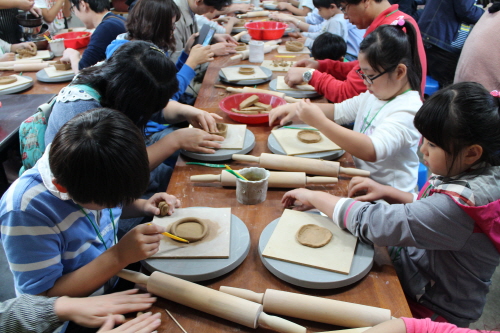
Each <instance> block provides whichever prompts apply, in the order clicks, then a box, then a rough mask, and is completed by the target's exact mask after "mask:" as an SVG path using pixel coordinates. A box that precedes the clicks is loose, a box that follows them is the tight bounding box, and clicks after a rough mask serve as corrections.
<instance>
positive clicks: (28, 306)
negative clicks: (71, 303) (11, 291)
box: [0, 295, 62, 333]
mask: <svg viewBox="0 0 500 333" xmlns="http://www.w3.org/2000/svg"><path fill="white" fill-rule="evenodd" d="M56 299H57V297H52V298H47V297H42V296H32V295H21V296H20V297H18V298H13V299H11V300H8V301H5V302H2V303H0V327H1V328H2V332H36V333H49V332H53V331H54V330H56V329H57V328H58V327H59V326H61V325H62V323H61V322H60V321H59V319H58V318H57V315H56V314H55V312H54V302H55V301H56Z"/></svg>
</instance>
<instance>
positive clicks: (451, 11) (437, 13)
mask: <svg viewBox="0 0 500 333" xmlns="http://www.w3.org/2000/svg"><path fill="white" fill-rule="evenodd" d="M475 3H476V1H475V0H427V2H426V4H425V9H424V11H423V12H422V15H421V16H420V19H419V20H418V26H419V27H420V33H421V34H422V39H423V41H424V43H426V44H427V43H429V44H432V45H435V46H438V47H440V48H442V49H443V50H446V51H449V52H460V50H459V49H456V48H455V47H453V46H452V45H451V43H452V42H453V41H454V40H455V39H456V37H457V34H458V30H459V29H460V25H461V24H462V22H463V23H466V24H475V23H476V22H477V21H478V20H479V18H480V17H481V15H483V13H484V10H483V9H482V8H481V7H478V6H475Z"/></svg>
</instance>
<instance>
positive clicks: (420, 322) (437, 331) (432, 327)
mask: <svg viewBox="0 0 500 333" xmlns="http://www.w3.org/2000/svg"><path fill="white" fill-rule="evenodd" d="M401 319H403V321H404V323H405V325H406V333H476V332H477V333H479V332H484V333H499V332H498V331H478V330H471V329H469V328H460V327H457V326H455V325H453V324H450V323H437V322H434V321H432V320H430V319H429V318H426V319H414V318H401Z"/></svg>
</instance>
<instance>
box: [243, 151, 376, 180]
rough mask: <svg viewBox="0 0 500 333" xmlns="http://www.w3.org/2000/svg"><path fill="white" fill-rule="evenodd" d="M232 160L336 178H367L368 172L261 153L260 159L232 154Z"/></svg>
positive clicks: (311, 159) (303, 158)
mask: <svg viewBox="0 0 500 333" xmlns="http://www.w3.org/2000/svg"><path fill="white" fill-rule="evenodd" d="M233 160H235V161H244V162H257V163H259V166H260V167H262V168H266V169H273V170H282V171H300V172H305V173H308V174H313V175H318V176H327V177H338V175H339V174H341V173H344V174H346V175H349V176H363V177H369V176H370V171H366V170H361V169H355V168H343V167H341V166H340V163H339V162H334V161H325V160H317V159H313V158H305V157H296V156H286V155H277V154H267V153H262V154H261V155H260V157H257V156H252V155H240V154H234V155H233Z"/></svg>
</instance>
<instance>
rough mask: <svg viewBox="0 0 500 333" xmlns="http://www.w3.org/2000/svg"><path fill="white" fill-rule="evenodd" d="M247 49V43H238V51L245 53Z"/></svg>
mask: <svg viewBox="0 0 500 333" xmlns="http://www.w3.org/2000/svg"><path fill="white" fill-rule="evenodd" d="M246 49H247V44H245V43H238V46H236V48H235V50H236V51H245V50H246Z"/></svg>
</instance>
